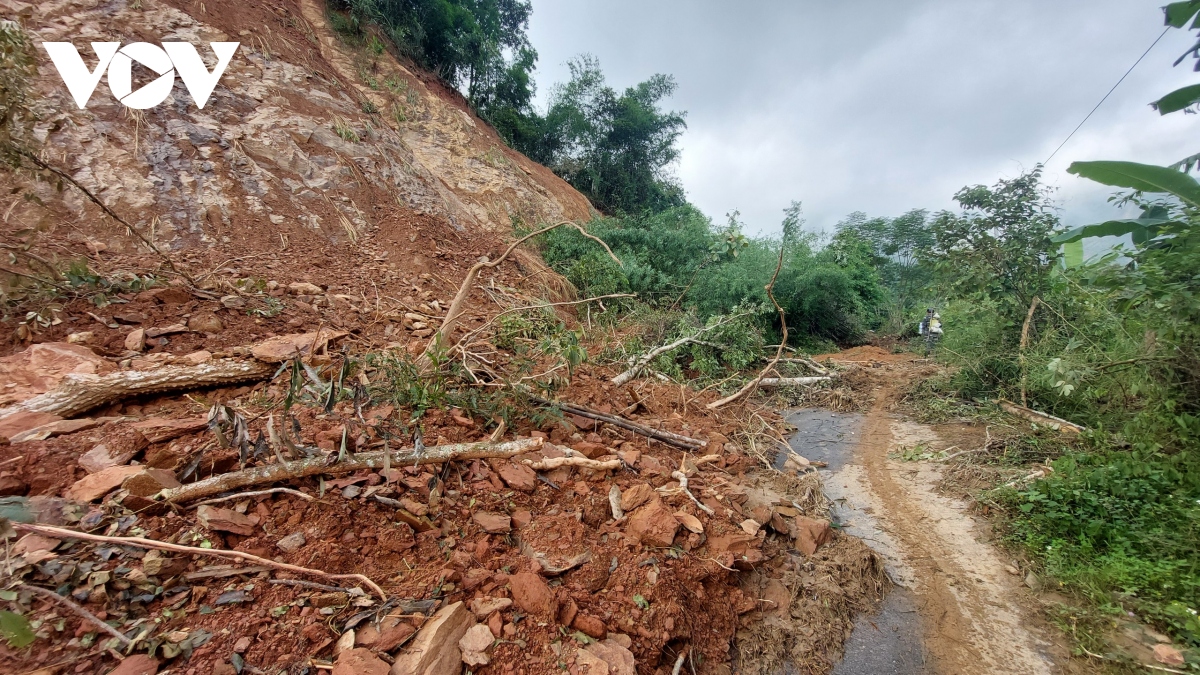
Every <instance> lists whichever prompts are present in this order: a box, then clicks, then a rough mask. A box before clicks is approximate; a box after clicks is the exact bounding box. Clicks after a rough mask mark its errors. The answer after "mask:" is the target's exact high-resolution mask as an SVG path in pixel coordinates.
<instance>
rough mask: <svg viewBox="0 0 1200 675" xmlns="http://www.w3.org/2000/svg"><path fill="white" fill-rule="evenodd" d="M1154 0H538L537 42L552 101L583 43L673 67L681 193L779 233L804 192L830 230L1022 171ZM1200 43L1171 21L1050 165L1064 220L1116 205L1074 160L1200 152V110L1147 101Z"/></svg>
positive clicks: (1110, 76) (615, 64)
mask: <svg viewBox="0 0 1200 675" xmlns="http://www.w3.org/2000/svg"><path fill="white" fill-rule="evenodd" d="M1160 4H1162V2H1161V0H1138V1H1136V2H1129V1H1128V0H1086V1H1085V0H1057V1H1055V2H1045V1H1044V0H1042V1H1036V0H1008V1H1004V2H1000V1H995V2H993V1H988V2H979V1H971V2H964V1H963V0H928V1H923V2H882V1H866V2H717V1H712V0H703V1H691V2H683V1H662V2H645V1H643V2H633V1H632V0H610V1H607V2H594V1H592V2H584V1H582V0H535V2H534V15H533V20H532V23H531V26H530V37H531V39H532V41H533V43H534V46H535V47H537V49H538V52H539V54H540V60H539V68H538V74H537V77H538V84H539V88H540V90H539V98H540V99H541V100H542V101H543V102H544V101H545V98H546V95H547V93H548V91H549V89H550V85H551V84H553V83H554V82H556V81H561V80H563V79H565V78H566V76H567V75H566V73H567V71H566V67H565V63H566V61H567V60H568V59H570V58H571V57H573V56H575V55H576V54H579V53H583V52H589V53H592V54H594V55H596V56H597V57H599V58H600V61H601V64H602V65H603V67H604V70H605V73H606V74H607V76H608V78H609V82H610V83H611V84H612V85H614V86H617V87H624V86H628V85H631V84H633V83H635V82H638V81H641V80H643V79H645V78H646V77H648V76H650V75H652V74H654V73H657V72H663V73H670V74H673V75H674V76H675V77H676V79H677V81H678V83H679V90H678V92H677V93H676V95H675V97H674V99H673V100H672V101H671V102H670V105H671V106H672V107H673V108H676V109H680V110H686V111H688V131H687V133H686V134H685V135H684V137H683V159H682V161H681V163H680V165H679V167H678V173H679V176H680V177H681V179H682V181H683V184H684V187H685V188H686V189H687V191H688V196H689V198H690V199H691V200H692V201H693V202H694V203H696V204H697V205H698V206H700V207H701V208H702V209H703V210H704V211H705V212H707V213H708V214H709V215H711V216H713V217H714V218H717V219H720V218H721V217H722V214H724V213H725V212H727V211H730V210H732V209H734V208H737V209H739V210H740V211H741V212H742V214H743V219H744V220H746V221H747V223H748V224H749V226H750V230H751V231H754V232H772V231H776V230H777V229H778V226H779V222H780V220H781V218H782V210H783V208H784V207H786V206H787V204H788V203H789V202H790V201H791V200H793V199H799V200H801V201H803V202H804V206H805V212H806V215H807V217H808V221H809V224H810V227H813V228H815V229H821V228H823V227H830V226H832V224H833V223H835V222H836V221H837V220H838V219H839V218H841V217H842V216H844V215H845V214H846V213H848V212H850V211H855V210H862V211H866V212H868V213H870V214H873V215H895V214H899V213H901V212H903V211H905V210H907V209H909V208H914V207H922V208H929V209H940V208H950V207H952V206H953V201H952V195H953V193H954V192H955V191H956V190H957V189H958V188H960V187H962V186H963V185H967V184H974V183H992V182H994V181H995V180H996V179H998V178H1000V177H1002V176H1011V175H1015V174H1016V173H1018V172H1019V171H1021V170H1022V169H1023V168H1024V169H1027V168H1031V167H1032V166H1033V165H1034V164H1036V163H1037V162H1039V161H1041V160H1043V159H1045V158H1046V156H1047V155H1049V154H1050V152H1051V151H1053V149H1054V147H1055V146H1056V145H1058V143H1060V142H1061V141H1062V139H1063V138H1064V137H1066V135H1067V134H1068V133H1069V132H1070V131H1071V129H1072V128H1073V127H1074V126H1075V125H1076V124H1077V123H1078V122H1079V120H1080V119H1082V118H1083V116H1084V115H1085V114H1086V113H1087V111H1088V110H1090V109H1091V107H1092V106H1093V105H1095V103H1096V102H1097V101H1099V100H1100V97H1101V96H1102V95H1103V94H1104V92H1106V91H1107V90H1108V88H1109V87H1111V86H1112V84H1113V83H1114V82H1116V80H1117V78H1119V77H1120V75H1121V74H1122V73H1123V72H1125V70H1126V69H1127V68H1128V67H1129V65H1130V64H1132V63H1133V61H1134V60H1135V59H1136V58H1137V57H1138V55H1140V54H1141V53H1142V52H1143V51H1144V50H1145V49H1146V47H1147V46H1149V45H1150V43H1151V42H1152V41H1153V40H1154V38H1155V37H1157V36H1158V34H1159V33H1161V32H1162V30H1163V26H1162V21H1161V12H1160V10H1159V9H1158V7H1159V5H1160ZM1190 45H1191V40H1190V36H1189V35H1188V34H1185V33H1183V32H1182V31H1175V30H1173V31H1171V33H1170V34H1168V35H1167V37H1165V38H1163V40H1162V41H1161V42H1160V43H1159V44H1158V46H1157V47H1155V49H1154V50H1153V51H1152V52H1151V54H1150V55H1149V56H1148V57H1147V58H1146V59H1145V60H1144V61H1143V62H1142V63H1141V65H1139V66H1138V68H1137V69H1136V70H1135V71H1134V72H1133V74H1131V75H1130V76H1129V78H1128V79H1126V81H1125V82H1124V83H1123V84H1122V85H1121V87H1120V88H1119V89H1118V90H1117V92H1116V93H1115V94H1113V96H1112V97H1111V98H1110V99H1109V100H1108V101H1107V102H1106V103H1105V105H1104V106H1103V107H1102V108H1101V109H1100V111H1099V112H1097V113H1096V115H1095V116H1093V118H1092V119H1091V120H1090V121H1089V122H1088V124H1087V125H1086V126H1085V127H1084V129H1083V130H1082V131H1080V132H1079V133H1078V134H1076V136H1075V137H1074V138H1073V139H1072V140H1071V142H1070V143H1069V144H1068V145H1067V146H1066V147H1065V148H1063V150H1062V151H1061V152H1060V153H1059V155H1058V156H1056V157H1055V158H1054V160H1053V161H1052V162H1051V163H1050V164H1049V165H1048V167H1047V173H1046V179H1047V181H1048V182H1049V183H1050V184H1051V185H1053V186H1055V187H1057V188H1058V189H1059V193H1058V196H1059V201H1060V204H1061V206H1062V208H1063V218H1064V221H1065V222H1066V223H1068V224H1079V223H1082V222H1087V221H1089V220H1092V219H1095V218H1097V217H1104V216H1108V215H1112V214H1113V213H1114V211H1113V209H1112V207H1110V206H1108V205H1107V204H1106V203H1105V198H1106V197H1107V195H1108V194H1109V193H1110V191H1109V190H1108V189H1107V188H1104V187H1102V186H1096V185H1093V184H1089V183H1088V182H1087V181H1084V180H1082V179H1079V178H1076V177H1074V176H1071V175H1069V174H1067V173H1066V172H1065V169H1066V167H1067V165H1068V164H1069V163H1070V162H1071V161H1073V160H1077V159H1129V160H1134V161H1144V162H1155V163H1167V162H1172V161H1175V160H1178V159H1180V158H1182V157H1184V156H1185V155H1188V154H1191V153H1193V152H1196V151H1198V150H1200V148H1197V147H1191V146H1189V145H1188V144H1187V140H1188V139H1189V138H1191V137H1194V131H1195V129H1196V126H1195V124H1196V122H1197V119H1196V118H1195V117H1193V116H1184V115H1181V114H1176V115H1173V116H1168V117H1159V116H1158V114H1157V113H1155V112H1153V111H1152V110H1151V109H1150V108H1149V107H1148V106H1147V105H1146V104H1147V103H1148V102H1149V101H1152V100H1154V99H1156V98H1158V97H1159V96H1161V95H1162V94H1164V93H1166V92H1167V91H1170V90H1171V89H1173V88H1175V87H1177V86H1182V85H1183V84H1187V83H1191V82H1195V81H1196V80H1197V77H1196V76H1195V75H1194V74H1193V73H1192V72H1191V71H1190V68H1188V67H1187V66H1182V65H1181V66H1180V67H1178V68H1171V62H1172V61H1173V60H1174V59H1175V58H1176V57H1177V56H1178V55H1179V54H1180V53H1182V52H1183V51H1184V50H1185V49H1187V48H1188V47H1189V46H1190ZM1189 132H1192V133H1191V134H1189Z"/></svg>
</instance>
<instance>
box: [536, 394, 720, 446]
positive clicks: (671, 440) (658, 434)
mask: <svg viewBox="0 0 1200 675" xmlns="http://www.w3.org/2000/svg"><path fill="white" fill-rule="evenodd" d="M531 398H532V400H534V401H535V402H537V403H541V404H543V405H556V406H558V407H559V408H562V410H563V412H567V413H571V414H572V415H579V416H580V417H586V418H588V419H593V420H598V421H600V422H608V423H609V424H611V425H613V426H618V427H621V428H622V429H628V430H629V431H632V432H634V433H635V434H640V435H642V436H646V437H647V438H653V439H654V440H656V441H662V442H663V443H666V444H667V445H673V446H675V447H677V448H682V449H684V450H695V449H696V448H703V447H706V446H707V445H708V441H702V440H700V439H698V438H691V437H690V436H683V435H680V434H674V433H671V432H670V431H663V430H661V429H652V428H650V427H648V426H645V425H642V424H638V423H637V422H634V421H632V420H627V419H625V418H624V417H617V416H616V415H609V414H607V413H602V412H600V411H599V410H592V409H591V408H585V407H584V406H581V405H577V404H575V403H567V402H565V401H549V400H546V399H544V398H538V397H536V396H534V397H531Z"/></svg>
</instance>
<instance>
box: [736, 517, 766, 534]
mask: <svg viewBox="0 0 1200 675" xmlns="http://www.w3.org/2000/svg"><path fill="white" fill-rule="evenodd" d="M739 525H740V526H741V528H742V531H743V532H745V533H746V534H748V535H750V536H751V537H753V536H754V535H756V534H758V529H759V528H760V527H762V526H761V525H759V524H758V521H757V520H755V519H753V518H747V519H745V520H743V521H742V522H741V523H740V524H739Z"/></svg>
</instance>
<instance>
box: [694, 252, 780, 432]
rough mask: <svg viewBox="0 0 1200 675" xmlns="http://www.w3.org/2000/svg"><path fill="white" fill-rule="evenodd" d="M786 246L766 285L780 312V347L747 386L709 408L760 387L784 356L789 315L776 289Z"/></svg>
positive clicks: (719, 405) (715, 402) (718, 405)
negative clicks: (785, 314) (776, 296)
mask: <svg viewBox="0 0 1200 675" xmlns="http://www.w3.org/2000/svg"><path fill="white" fill-rule="evenodd" d="M785 243H786V242H785ZM785 248H787V247H786V246H784V245H783V244H780V245H779V262H778V263H776V264H775V273H774V274H772V275H771V282H770V283H768V284H767V286H766V288H767V297H768V298H770V299H771V304H772V305H775V309H776V311H778V312H779V325H780V326H782V328H783V336H782V337H781V338H779V349H777V350H776V351H775V358H773V359H771V362H770V363H768V364H767V367H766V368H763V369H762V371H761V372H760V373H759V374H758V377H756V378H754V379H753V380H750V381H749V382H747V383H746V386H744V387H742V388H741V389H738V390H737V391H735V392H733V393H732V394H730V395H729V396H726V397H725V398H723V399H721V400H719V401H713V402H712V403H709V404H708V406H707V408H708V409H709V410H716V409H717V408H721V407H723V406H726V405H729V404H730V403H733V402H734V401H737V400H739V399H741V398H742V397H744V396H746V395H747V394H749V393H750V392H751V391H754V389H756V388H757V387H758V383H759V382H762V379H763V378H764V377H766V376H767V373H769V372H771V371H772V370H774V369H775V365H776V364H778V363H779V359H780V358H782V357H783V348H784V346H785V345H787V338H788V327H787V317H786V316H784V311H783V307H780V306H779V302H778V301H777V300H775V293H774V290H775V280H776V279H777V278H779V270H781V269H783V252H784V249H785Z"/></svg>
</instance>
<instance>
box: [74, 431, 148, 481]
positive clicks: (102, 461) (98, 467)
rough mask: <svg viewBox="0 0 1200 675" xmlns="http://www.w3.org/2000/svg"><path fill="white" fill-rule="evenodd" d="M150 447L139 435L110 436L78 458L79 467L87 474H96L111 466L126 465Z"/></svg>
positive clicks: (144, 438)
mask: <svg viewBox="0 0 1200 675" xmlns="http://www.w3.org/2000/svg"><path fill="white" fill-rule="evenodd" d="M148 445H150V442H149V440H147V439H146V437H145V436H143V435H142V434H140V433H136V432H135V433H134V434H133V435H120V436H118V435H115V434H114V435H111V436H110V437H109V438H108V439H107V440H106V441H105V442H104V443H101V444H99V445H97V446H96V447H94V448H92V449H91V450H88V451H87V452H85V453H83V455H81V456H80V457H79V466H82V467H83V468H84V470H85V471H87V472H88V473H97V472H99V471H103V470H104V469H107V468H109V467H111V466H121V465H124V464H128V463H129V460H131V459H133V458H134V457H135V456H136V455H137V454H138V453H139V452H141V451H142V450H145V449H146V446H148Z"/></svg>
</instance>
